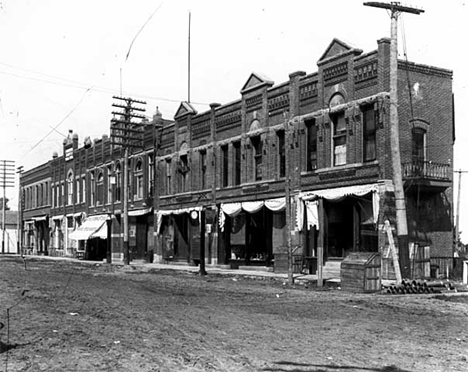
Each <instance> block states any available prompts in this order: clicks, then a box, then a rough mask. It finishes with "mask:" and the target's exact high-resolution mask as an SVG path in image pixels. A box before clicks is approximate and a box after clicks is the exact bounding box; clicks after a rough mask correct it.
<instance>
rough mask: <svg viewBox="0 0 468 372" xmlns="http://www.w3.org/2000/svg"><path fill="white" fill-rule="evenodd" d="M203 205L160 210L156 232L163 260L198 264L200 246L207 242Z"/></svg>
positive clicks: (159, 252)
mask: <svg viewBox="0 0 468 372" xmlns="http://www.w3.org/2000/svg"><path fill="white" fill-rule="evenodd" d="M202 212H203V210H202V207H193V208H183V209H171V210H159V211H158V212H157V213H156V219H157V223H156V232H157V235H158V242H159V247H160V248H159V249H158V255H161V258H162V260H163V261H166V262H167V261H178V262H187V263H194V264H198V263H199V261H200V247H201V245H202V244H205V239H204V235H205V234H204V227H205V226H204V222H203V221H202V214H203V213H202Z"/></svg>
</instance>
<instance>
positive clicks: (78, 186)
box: [75, 177, 81, 203]
mask: <svg viewBox="0 0 468 372" xmlns="http://www.w3.org/2000/svg"><path fill="white" fill-rule="evenodd" d="M75 185H76V192H75V195H76V196H75V200H76V203H81V180H80V177H76V178H75Z"/></svg>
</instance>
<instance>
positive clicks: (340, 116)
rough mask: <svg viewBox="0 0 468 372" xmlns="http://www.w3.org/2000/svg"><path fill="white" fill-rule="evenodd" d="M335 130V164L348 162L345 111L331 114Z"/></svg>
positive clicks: (333, 137)
mask: <svg viewBox="0 0 468 372" xmlns="http://www.w3.org/2000/svg"><path fill="white" fill-rule="evenodd" d="M331 121H332V130H333V136H332V141H333V165H334V166H338V165H344V164H346V122H345V118H344V112H340V113H337V114H334V115H332V116H331Z"/></svg>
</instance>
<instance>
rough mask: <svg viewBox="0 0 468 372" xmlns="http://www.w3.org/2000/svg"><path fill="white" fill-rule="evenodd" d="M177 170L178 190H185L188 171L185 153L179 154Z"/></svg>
mask: <svg viewBox="0 0 468 372" xmlns="http://www.w3.org/2000/svg"><path fill="white" fill-rule="evenodd" d="M177 170H178V172H179V192H186V191H188V173H189V171H190V164H189V159H188V155H187V154H184V155H181V156H180V158H179V164H178V169H177Z"/></svg>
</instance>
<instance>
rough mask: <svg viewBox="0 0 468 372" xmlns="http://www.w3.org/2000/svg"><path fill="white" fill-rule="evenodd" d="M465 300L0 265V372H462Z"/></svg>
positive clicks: (467, 327) (466, 345)
mask: <svg viewBox="0 0 468 372" xmlns="http://www.w3.org/2000/svg"><path fill="white" fill-rule="evenodd" d="M208 272H209V268H208ZM467 298H468V297H467V296H451V297H447V296H441V295H438V296H435V295H406V296H403V295H402V296H392V295H381V294H351V293H344V292H342V291H340V290H339V289H328V290H317V288H314V287H313V286H309V287H308V286H305V285H301V286H299V285H297V286H296V287H295V288H290V287H288V286H287V285H284V284H283V281H282V280H277V279H271V278H269V279H263V280H262V279H253V278H251V277H242V276H237V277H236V276H226V275H213V274H211V275H210V274H209V275H208V276H206V277H200V276H198V275H196V274H194V273H188V272H183V271H175V270H155V269H152V270H148V269H146V270H143V269H141V268H140V269H134V268H132V267H131V266H130V267H128V266H127V267H123V266H116V265H105V264H100V265H92V264H89V263H88V264H86V263H79V262H67V261H51V260H39V259H28V261H27V265H26V268H25V264H24V263H23V261H22V260H21V258H19V257H0V322H1V324H0V328H2V324H3V328H2V329H1V330H0V371H5V372H13V371H31V372H33V371H34V372H37V371H47V372H53V371H91V372H92V371H138V372H140V371H142V372H145V371H310V372H312V371H313V372H322V371H334V372H337V371H377V372H409V371H411V372H416V371H421V372H428V371H429V372H430V371H444V372H446V371H468V301H467Z"/></svg>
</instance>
